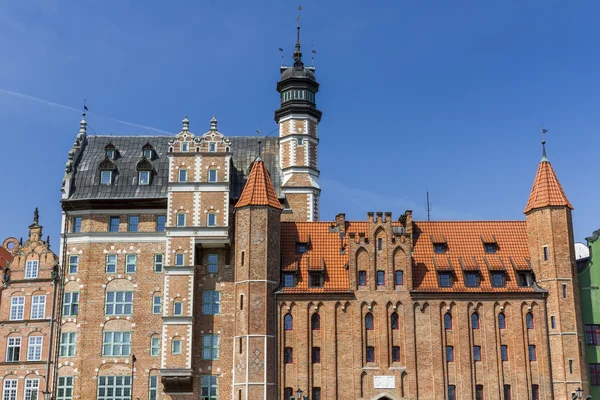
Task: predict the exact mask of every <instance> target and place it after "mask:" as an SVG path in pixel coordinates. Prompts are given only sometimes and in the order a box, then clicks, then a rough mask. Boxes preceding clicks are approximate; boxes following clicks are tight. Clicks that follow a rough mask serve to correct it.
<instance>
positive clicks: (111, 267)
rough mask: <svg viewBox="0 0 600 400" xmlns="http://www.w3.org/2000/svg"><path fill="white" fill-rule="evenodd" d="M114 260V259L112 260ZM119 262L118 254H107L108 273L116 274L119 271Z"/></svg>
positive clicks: (106, 269) (106, 266) (106, 267)
mask: <svg viewBox="0 0 600 400" xmlns="http://www.w3.org/2000/svg"><path fill="white" fill-rule="evenodd" d="M111 260H114V261H111ZM118 262H119V256H118V255H117V254H107V255H106V265H105V269H104V270H105V271H106V273H107V274H116V273H117V263H118Z"/></svg>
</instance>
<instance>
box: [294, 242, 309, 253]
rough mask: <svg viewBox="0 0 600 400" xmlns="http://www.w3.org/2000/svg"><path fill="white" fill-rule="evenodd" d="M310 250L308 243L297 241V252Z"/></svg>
mask: <svg viewBox="0 0 600 400" xmlns="http://www.w3.org/2000/svg"><path fill="white" fill-rule="evenodd" d="M307 252H308V246H307V245H306V243H296V253H298V254H304V253H307Z"/></svg>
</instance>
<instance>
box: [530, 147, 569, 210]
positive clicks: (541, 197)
mask: <svg viewBox="0 0 600 400" xmlns="http://www.w3.org/2000/svg"><path fill="white" fill-rule="evenodd" d="M548 206H565V207H568V208H570V209H571V210H572V209H573V206H572V205H571V203H570V202H569V199H567V196H566V195H565V192H564V191H563V188H562V186H561V185H560V182H559V181H558V178H557V177H556V174H555V173H554V169H552V165H550V161H548V160H547V159H546V158H543V159H542V161H541V162H540V165H539V166H538V169H537V173H536V175H535V179H534V180H533V187H532V188H531V194H530V195H529V201H527V206H525V211H524V212H525V213H528V212H529V211H531V210H534V209H536V208H542V207H548Z"/></svg>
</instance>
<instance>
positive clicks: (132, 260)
mask: <svg viewBox="0 0 600 400" xmlns="http://www.w3.org/2000/svg"><path fill="white" fill-rule="evenodd" d="M125 259H126V263H125V273H127V274H133V273H134V272H135V271H136V269H137V255H135V254H127V256H126V258H125Z"/></svg>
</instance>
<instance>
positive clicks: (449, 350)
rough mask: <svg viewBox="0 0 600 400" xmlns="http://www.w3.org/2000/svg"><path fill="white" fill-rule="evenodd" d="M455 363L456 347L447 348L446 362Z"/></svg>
mask: <svg viewBox="0 0 600 400" xmlns="http://www.w3.org/2000/svg"><path fill="white" fill-rule="evenodd" d="M453 361H454V347H452V346H446V362H453Z"/></svg>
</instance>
